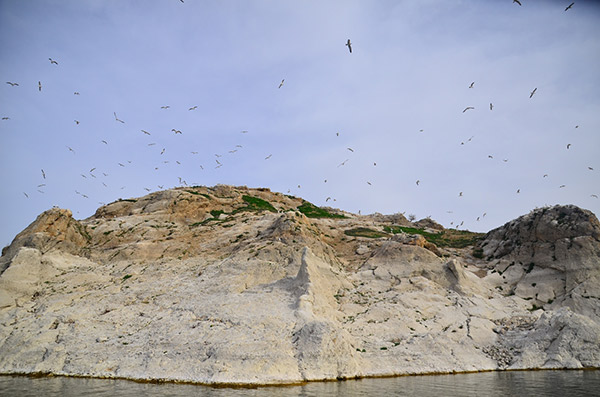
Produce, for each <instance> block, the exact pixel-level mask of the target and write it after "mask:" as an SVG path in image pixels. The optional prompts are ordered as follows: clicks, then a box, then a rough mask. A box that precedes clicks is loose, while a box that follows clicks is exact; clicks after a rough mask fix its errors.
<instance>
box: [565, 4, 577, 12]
mask: <svg viewBox="0 0 600 397" xmlns="http://www.w3.org/2000/svg"><path fill="white" fill-rule="evenodd" d="M574 4H575V2H573V3H571V4H569V5H568V6H567V8H565V11H569V10H570V9H571V7H573V5H574Z"/></svg>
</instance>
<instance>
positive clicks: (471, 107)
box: [462, 106, 475, 113]
mask: <svg viewBox="0 0 600 397" xmlns="http://www.w3.org/2000/svg"><path fill="white" fill-rule="evenodd" d="M472 109H475V108H474V107H473V106H467V107H466V108H465V110H463V111H462V112H463V113H464V112H466V111H467V110H472Z"/></svg>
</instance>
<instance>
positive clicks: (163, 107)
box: [160, 105, 171, 109]
mask: <svg viewBox="0 0 600 397" xmlns="http://www.w3.org/2000/svg"><path fill="white" fill-rule="evenodd" d="M170 107H171V106H169V105H167V106H161V107H160V108H161V109H168V108H170Z"/></svg>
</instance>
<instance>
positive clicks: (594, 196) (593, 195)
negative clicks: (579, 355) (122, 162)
mask: <svg viewBox="0 0 600 397" xmlns="http://www.w3.org/2000/svg"><path fill="white" fill-rule="evenodd" d="M26 196H27V195H26ZM590 197H593V198H598V196H596V195H595V194H592V195H591V196H590Z"/></svg>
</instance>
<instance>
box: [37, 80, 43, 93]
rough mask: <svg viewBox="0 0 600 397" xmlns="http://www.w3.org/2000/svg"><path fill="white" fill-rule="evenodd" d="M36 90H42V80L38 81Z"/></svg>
mask: <svg viewBox="0 0 600 397" xmlns="http://www.w3.org/2000/svg"><path fill="white" fill-rule="evenodd" d="M38 90H39V91H42V82H41V81H38Z"/></svg>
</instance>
